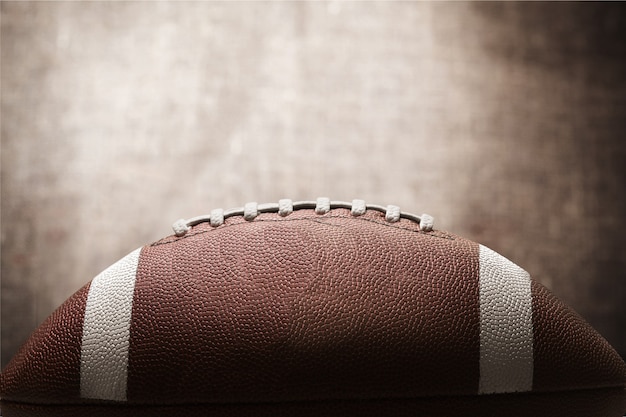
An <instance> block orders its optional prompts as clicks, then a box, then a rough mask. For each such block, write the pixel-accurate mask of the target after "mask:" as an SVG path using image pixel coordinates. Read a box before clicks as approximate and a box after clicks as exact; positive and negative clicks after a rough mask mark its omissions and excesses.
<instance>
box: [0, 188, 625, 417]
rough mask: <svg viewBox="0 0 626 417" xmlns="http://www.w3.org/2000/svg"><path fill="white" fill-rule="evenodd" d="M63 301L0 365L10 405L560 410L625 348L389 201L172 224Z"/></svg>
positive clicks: (354, 411)
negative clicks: (170, 230)
mask: <svg viewBox="0 0 626 417" xmlns="http://www.w3.org/2000/svg"><path fill="white" fill-rule="evenodd" d="M173 228H174V234H173V235H171V236H168V237H165V238H163V239H161V240H159V241H157V242H154V243H151V244H148V245H146V246H144V247H142V248H139V249H137V250H135V251H133V252H131V253H130V254H129V255H127V256H126V257H124V258H123V259H121V260H119V261H118V262H117V263H115V264H113V265H112V266H111V267H109V268H108V269H106V270H105V271H103V272H102V273H100V274H99V275H98V276H96V277H95V278H94V279H93V280H92V281H91V282H89V283H87V284H86V285H85V286H84V287H83V288H81V289H79V290H78V291H77V292H76V293H75V294H74V295H72V296H71V297H70V298H69V299H68V300H67V301H66V302H65V303H63V304H62V305H61V306H60V307H59V308H58V309H57V310H56V311H55V312H54V313H53V314H52V315H51V316H50V317H49V318H48V319H47V320H46V321H45V322H44V323H43V324H42V325H41V326H40V327H39V328H38V329H37V330H36V331H35V332H34V333H33V335H32V336H31V337H30V338H29V340H28V341H27V342H26V343H25V345H24V346H23V347H22V349H21V350H20V351H19V352H18V353H17V355H16V356H15V357H14V358H13V359H12V361H11V362H10V363H9V365H8V366H7V367H6V368H5V369H4V370H3V372H2V375H1V381H0V382H1V386H0V396H1V400H2V403H1V404H2V413H3V415H4V416H5V417H15V416H52V417H55V416H108V417H113V416H217V417H219V416H230V417H233V416H235V417H239V416H255V417H259V416H277V417H281V416H282V417H296V416H298V417H302V416H311V417H312V416H315V417H319V416H326V417H339V416H377V417H380V416H385V417H399V416H412V417H414V416H418V415H428V416H451V415H471V416H477V415H480V416H490V415H494V416H495V415H498V416H501V415H507V416H529V415H533V416H551V417H552V416H558V415H567V416H579V417H583V416H584V417H594V416H597V417H618V416H622V414H623V413H624V411H626V391H625V387H626V364H625V363H624V362H623V360H622V359H621V357H620V356H619V355H618V354H617V352H616V351H615V350H614V349H613V348H612V347H611V346H610V345H609V344H608V342H607V341H606V340H605V339H604V338H603V337H602V336H600V334H599V333H597V332H596V331H595V330H594V329H593V328H591V326H590V325H589V324H587V323H586V322H585V321H584V320H583V319H582V318H581V317H580V316H579V315H578V314H576V313H575V312H574V311H573V310H572V309H571V308H569V307H567V306H566V305H565V304H563V303H562V302H561V301H559V300H558V299H557V298H556V297H555V296H554V295H553V294H552V293H551V292H550V291H549V290H547V289H546V288H545V287H543V286H542V285H541V284H539V283H538V282H536V281H534V280H533V279H532V278H531V277H530V275H529V273H527V272H526V271H525V270H524V269H522V268H520V267H518V266H517V265H515V264H514V263H513V262H511V261H509V260H508V259H506V258H505V257H503V256H501V255H499V254H497V253H496V252H494V251H493V250H491V249H489V248H487V247H485V246H482V245H480V244H479V243H475V242H472V241H470V240H467V239H464V238H462V237H459V236H456V235H454V234H452V233H448V232H444V231H441V230H437V229H436V228H435V227H434V225H433V218H432V217H430V216H428V215H419V216H418V215H413V214H410V213H407V212H404V211H401V210H400V208H398V207H397V206H392V205H389V206H379V205H372V204H366V203H365V202H364V201H363V200H353V201H352V202H340V201H330V200H329V199H328V198H319V199H317V200H316V201H291V200H287V199H285V200H280V201H279V202H278V203H277V204H276V203H271V204H257V203H248V204H246V205H245V206H244V207H243V208H238V209H231V210H221V209H217V210H213V211H211V212H210V214H209V215H207V216H201V217H196V218H192V219H189V220H180V221H177V222H176V223H175V224H174V226H173Z"/></svg>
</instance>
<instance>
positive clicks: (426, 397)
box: [0, 385, 626, 408]
mask: <svg viewBox="0 0 626 417" xmlns="http://www.w3.org/2000/svg"><path fill="white" fill-rule="evenodd" d="M617 390H626V386H624V385H615V386H614V385H612V386H606V387H600V388H581V389H573V390H555V391H522V392H502V393H492V394H478V393H476V394H456V395H455V394H452V395H446V394H435V395H424V396H420V397H381V398H344V399H342V398H327V399H319V400H293V401H258V402H256V401H250V402H222V403H220V402H208V403H175V404H171V403H170V404H151V403H128V402H125V401H107V400H89V399H85V401H86V402H84V403H28V402H20V401H12V400H1V401H0V403H3V404H7V405H8V404H15V405H23V406H31V407H124V408H132V407H137V408H169V407H171V408H177V407H207V406H215V407H229V406H251V407H254V406H264V405H281V404H293V405H297V404H312V403H315V404H321V403H367V402H377V401H380V402H393V401H416V400H424V401H434V400H445V399H447V398H450V399H460V398H474V397H481V398H488V397H505V396H520V397H523V396H533V397H540V396H550V395H559V394H571V395H575V394H576V393H581V394H582V393H589V392H594V391H595V392H600V391H617Z"/></svg>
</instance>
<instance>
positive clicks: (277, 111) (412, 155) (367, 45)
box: [0, 1, 626, 364]
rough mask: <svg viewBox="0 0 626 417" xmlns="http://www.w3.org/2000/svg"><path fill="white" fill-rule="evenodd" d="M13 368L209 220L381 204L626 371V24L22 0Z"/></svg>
mask: <svg viewBox="0 0 626 417" xmlns="http://www.w3.org/2000/svg"><path fill="white" fill-rule="evenodd" d="M0 7H1V13H2V33H1V34H2V38H1V40H2V45H1V46H2V51H1V52H2V56H1V58H2V68H1V69H2V79H1V81H2V102H1V116H2V160H1V163H2V166H1V169H2V206H1V208H2V299H1V301H2V363H3V364H5V363H6V362H7V361H8V359H10V357H11V356H12V355H13V354H14V352H15V351H16V349H17V348H18V346H19V345H20V344H21V343H22V342H23V341H24V340H25V339H26V338H27V336H28V334H29V333H30V332H31V331H32V330H33V329H34V328H35V327H36V326H37V325H38V323H39V322H41V321H42V320H43V319H44V318H45V317H46V316H47V315H48V314H49V313H50V312H51V311H52V310H53V309H54V308H55V307H56V306H57V305H59V304H60V303H61V302H62V301H63V300H64V299H65V298H66V297H68V296H69V295H70V294H71V293H73V292H74V291H75V290H76V289H77V288H78V287H80V286H81V285H83V284H84V283H85V282H87V281H88V280H89V279H91V278H92V277H93V276H94V275H95V274H97V273H98V272H99V271H100V270H102V269H103V268H105V267H106V266H108V265H109V264H111V263H112V262H114V261H116V260H117V259H119V258H120V257H121V256H123V255H124V254H126V253H128V252H130V251H131V250H133V249H135V248H136V247H139V246H140V245H142V244H144V243H147V242H149V241H152V240H155V239H157V238H159V237H162V236H164V235H166V234H169V233H170V224H171V223H172V222H173V221H174V220H176V219H177V218H180V217H192V216H195V215H198V214H203V213H207V212H209V211H210V210H211V209H212V208H216V207H223V208H230V207H233V206H241V205H243V204H244V203H245V202H247V201H259V202H268V201H276V200H278V199H279V198H283V197H288V198H292V199H313V198H315V197H318V196H328V197H331V198H333V199H339V200H351V199H353V198H363V199H365V200H367V201H369V202H372V203H380V204H398V205H400V206H401V207H402V208H403V209H404V210H406V211H409V212H415V213H418V214H419V213H422V212H427V213H430V214H432V215H434V216H435V225H436V226H437V227H438V228H442V229H447V230H449V231H452V232H455V233H458V234H461V235H464V236H467V237H469V238H472V239H474V240H477V241H480V242H482V243H484V244H486V245H488V246H490V247H492V248H493V249H495V250H497V251H499V252H501V253H502V254H504V255H505V256H508V257H509V258H511V259H512V260H514V261H515V262H517V263H518V264H520V265H522V266H523V267H525V268H526V269H527V270H529V271H530V272H531V274H532V275H533V276H534V277H535V278H536V279H538V280H540V281H542V282H543V283H545V284H546V285H548V286H549V287H551V288H552V289H553V291H554V292H555V293H556V294H558V295H559V296H560V297H561V298H563V299H564V300H565V301H566V302H568V303H569V304H571V305H573V306H574V307H575V308H576V309H577V310H578V311H579V312H580V313H581V314H582V315H583V316H585V317H586V318H587V319H588V320H590V321H591V322H592V324H593V325H594V326H595V327H596V328H598V329H599V330H600V331H601V332H602V333H603V334H604V335H605V336H606V337H607V338H609V340H610V341H611V342H612V343H613V344H614V345H616V346H617V347H618V348H619V349H620V351H621V353H622V355H626V336H624V334H623V333H624V332H623V329H624V328H626V283H625V282H624V281H625V279H626V259H625V258H626V256H625V255H626V238H625V237H624V236H625V232H626V219H625V216H624V215H625V214H626V197H625V196H624V189H625V186H626V170H625V168H624V163H625V161H626V141H624V138H623V135H624V132H625V131H626V75H625V74H626V63H625V57H626V47H625V43H624V42H623V39H625V38H626V37H625V36H624V35H626V29H625V26H626V9H625V7H624V6H623V4H619V3H618V4H592V3H556V4H554V3H523V4H516V3H506V4H501V3H476V4H468V3H407V2H402V3H387V2H385V3H376V2H368V3H358V2H350V3H336V2H330V3H325V2H315V3H307V2H297V3H296V2H294V3H289V2H287V3H285V2H277V3H259V2H255V3H227V2H215V3H212V2H200V3H186V2H181V3H179V2H160V3H147V2H104V3H99V2H6V1H3V2H2V3H1V4H0Z"/></svg>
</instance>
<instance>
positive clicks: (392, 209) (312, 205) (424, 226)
mask: <svg viewBox="0 0 626 417" xmlns="http://www.w3.org/2000/svg"><path fill="white" fill-rule="evenodd" d="M337 208H343V209H348V210H350V213H351V214H352V215H353V216H360V215H362V214H365V212H366V211H367V210H375V211H379V212H381V213H385V220H387V221H388V222H390V223H394V222H397V221H399V220H400V219H408V220H411V221H414V222H416V223H417V224H419V227H420V229H421V230H422V231H424V232H429V231H431V230H433V223H434V219H433V217H432V216H430V215H428V214H422V215H421V216H418V215H415V214H412V213H407V212H403V211H401V210H400V207H398V206H394V205H387V206H382V205H378V204H366V203H365V201H364V200H358V199H355V200H352V202H346V201H331V200H330V199H329V198H327V197H320V198H318V199H317V200H316V201H312V200H307V201H295V202H294V201H292V200H290V199H281V200H279V201H278V203H265V204H258V203H256V202H250V203H246V204H245V205H244V207H238V208H233V209H229V210H223V209H214V210H212V211H211V213H210V214H208V215H203V216H198V217H193V218H191V219H188V220H185V219H179V220H177V221H176V222H174V224H173V225H172V229H173V230H174V233H175V234H176V236H184V235H185V234H186V233H187V232H188V231H189V230H191V228H192V227H193V226H196V225H198V224H200V223H210V224H211V226H214V227H217V226H220V225H222V224H223V223H224V219H227V218H229V217H234V216H243V217H244V219H246V220H248V221H252V220H254V219H255V217H256V216H258V215H259V214H260V213H278V215H279V216H282V217H285V216H288V215H289V214H291V213H292V212H293V211H294V210H302V209H315V213H317V214H320V215H322V214H326V213H328V212H329V211H330V210H332V209H337Z"/></svg>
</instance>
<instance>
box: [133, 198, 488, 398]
mask: <svg viewBox="0 0 626 417" xmlns="http://www.w3.org/2000/svg"><path fill="white" fill-rule="evenodd" d="M383 216H384V214H383V213H378V212H374V211H370V212H368V213H366V214H365V215H363V216H361V217H358V218H355V217H354V216H351V215H350V212H349V211H348V210H343V209H337V210H333V211H332V212H330V213H328V214H327V215H324V216H320V215H317V214H315V213H314V212H313V211H312V210H300V211H298V212H294V213H293V214H291V215H289V216H288V217H285V218H282V217H280V216H278V215H276V214H263V215H260V216H259V217H257V218H256V219H255V220H254V221H253V222H247V221H245V220H243V219H242V218H232V219H227V223H226V225H224V226H221V227H219V228H216V229H213V228H211V227H210V226H208V225H201V226H198V227H195V228H194V230H193V231H192V232H191V233H189V234H188V235H187V236H185V237H183V238H178V239H177V238H171V237H170V238H168V239H165V240H163V241H161V242H157V243H156V244H154V245H152V246H150V247H146V248H144V250H143V252H142V257H141V259H140V262H139V269H138V273H137V281H136V287H135V301H134V311H133V320H132V324H131V340H130V355H129V371H128V400H129V402H130V403H156V402H160V403H168V402H170V403H182V402H191V403H196V402H197V403H200V402H202V403H207V402H240V401H244V402H248V401H298V400H307V401H310V400H328V399H351V398H354V399H357V398H362V399H372V398H385V397H397V396H401V397H407V396H408V397H410V396H422V395H436V394H448V395H450V394H474V393H476V392H477V384H478V380H479V375H478V372H479V367H478V358H479V312H478V272H477V271H478V247H477V244H475V243H472V242H469V241H467V240H464V239H461V238H457V237H455V238H453V237H451V236H449V235H446V234H442V233H428V234H427V233H422V232H420V231H419V229H418V227H417V225H416V224H415V223H413V222H410V221H405V220H402V221H401V222H398V223H389V222H386V221H385V220H384V217H383ZM176 277H179V278H176Z"/></svg>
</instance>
